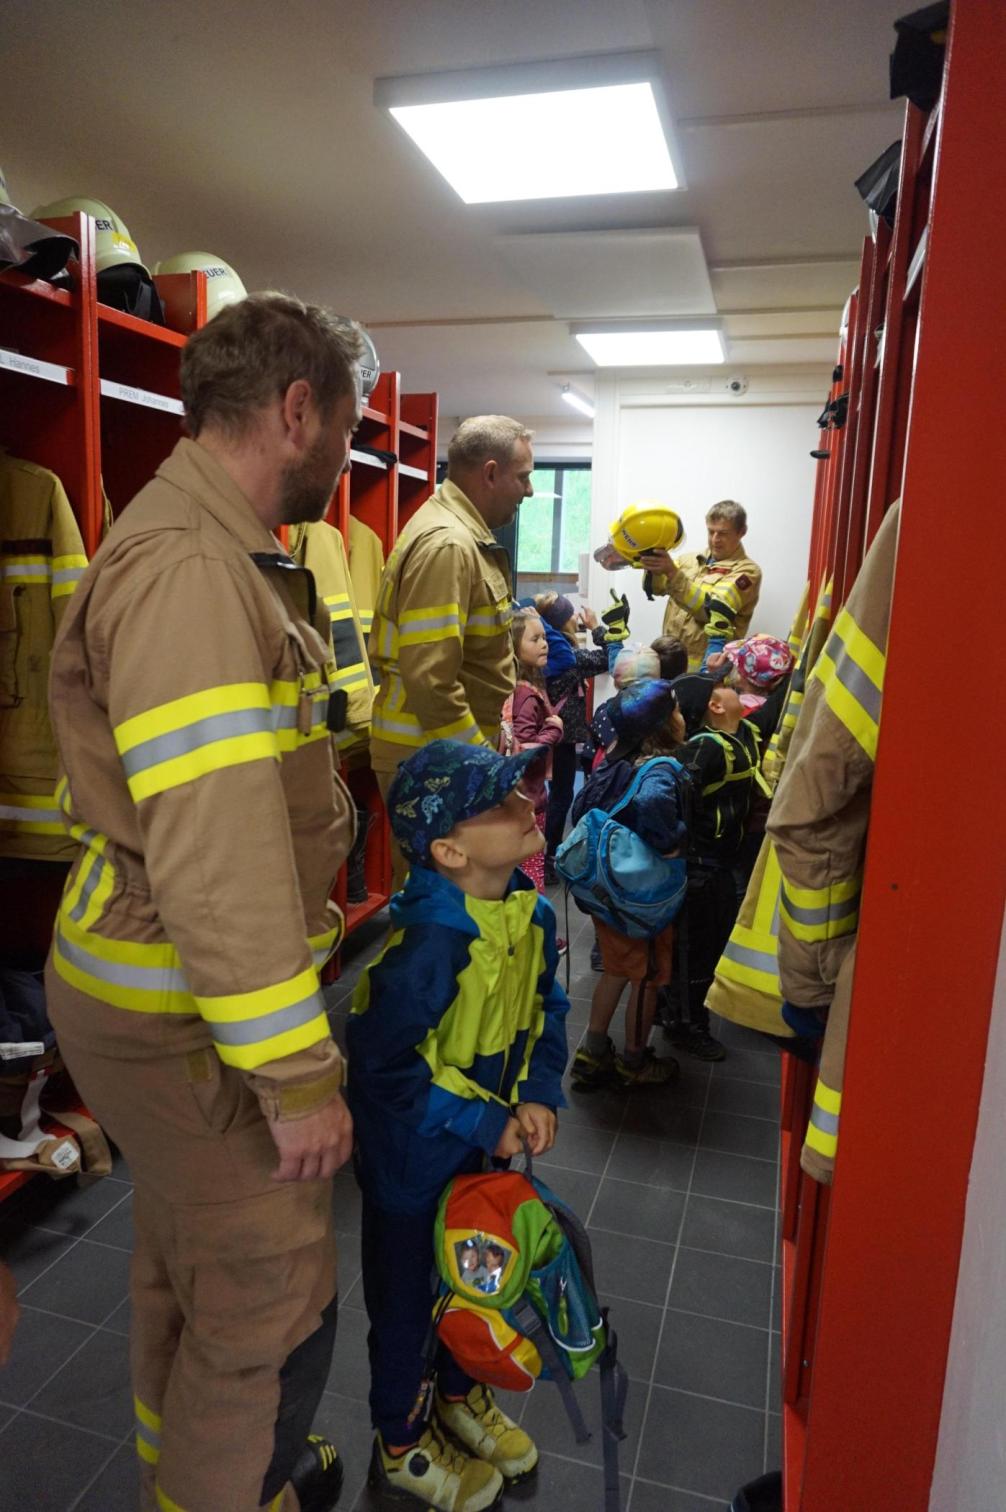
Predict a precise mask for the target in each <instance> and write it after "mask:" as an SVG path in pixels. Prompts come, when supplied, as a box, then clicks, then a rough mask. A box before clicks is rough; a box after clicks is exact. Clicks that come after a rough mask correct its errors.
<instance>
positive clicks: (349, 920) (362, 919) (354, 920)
mask: <svg viewBox="0 0 1006 1512" xmlns="http://www.w3.org/2000/svg"><path fill="white" fill-rule="evenodd" d="M390 901H391V899H390V894H388V893H368V894H367V901H366V903H347V904H346V933H347V934H352V932H353V930H354V929H359V927H360V925H361V924H365V923H366V921H367V920H368V919H370V918H372V917H373V916H374V914H376V913H380V911H381V909H382V908H387V906H388V903H389V902H390Z"/></svg>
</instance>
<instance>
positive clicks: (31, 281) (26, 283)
mask: <svg viewBox="0 0 1006 1512" xmlns="http://www.w3.org/2000/svg"><path fill="white" fill-rule="evenodd" d="M13 290H16V291H17V293H18V294H19V295H20V294H30V295H32V296H33V297H34V298H35V299H44V300H46V301H47V302H48V303H49V304H54V305H63V306H64V308H66V309H68V310H69V309H71V308H72V307H73V295H72V294H71V293H70V290H69V289H54V288H53V286H52V284H48V283H46V282H45V280H44V279H41V278H26V277H25V275H24V274H23V273H19V272H18V271H17V269H16V268H9V269H8V270H7V272H6V273H3V274H0V294H5V293H8V292H11V291H13Z"/></svg>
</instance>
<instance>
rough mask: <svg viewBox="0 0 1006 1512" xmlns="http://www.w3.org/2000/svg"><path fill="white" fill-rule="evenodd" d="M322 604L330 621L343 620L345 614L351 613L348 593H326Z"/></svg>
mask: <svg viewBox="0 0 1006 1512" xmlns="http://www.w3.org/2000/svg"><path fill="white" fill-rule="evenodd" d="M322 603H323V604H324V605H325V607H326V608H327V609H328V612H329V616H330V618H331V619H345V618H346V614H347V613H350V614H351V613H352V610H351V609H350V607H349V594H348V593H326V594H325V595H324V597H323V598H322Z"/></svg>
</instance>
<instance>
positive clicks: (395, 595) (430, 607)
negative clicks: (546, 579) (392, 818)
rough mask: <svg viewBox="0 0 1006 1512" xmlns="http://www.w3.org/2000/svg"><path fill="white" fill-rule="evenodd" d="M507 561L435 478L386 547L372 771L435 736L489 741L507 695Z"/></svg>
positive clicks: (460, 499) (476, 518)
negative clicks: (428, 493)
mask: <svg viewBox="0 0 1006 1512" xmlns="http://www.w3.org/2000/svg"><path fill="white" fill-rule="evenodd" d="M511 599H512V588H511V585H510V568H509V558H508V556H507V553H506V551H505V550H504V549H503V547H502V546H500V545H499V544H498V543H497V541H496V539H495V537H494V536H493V533H492V531H491V530H490V529H489V527H488V525H487V524H486V522H485V521H484V520H483V518H482V516H481V515H480V514H479V512H478V510H477V509H476V508H475V506H474V504H472V502H471V500H470V499H468V498H466V497H465V495H464V494H463V493H462V492H461V489H460V488H458V486H457V484H455V483H452V482H451V480H450V478H447V479H445V481H444V482H443V483H441V485H440V487H439V488H438V489H437V491H436V493H435V494H434V495H433V496H432V498H429V499H427V501H426V503H425V504H423V505H422V506H421V508H419V509H418V510H417V511H416V513H415V514H414V515H413V517H412V519H411V520H410V521H409V523H408V525H406V527H405V529H404V530H403V531H402V534H401V535H400V536H399V538H398V540H397V541H396V542H395V547H394V550H393V551H392V553H391V555H390V557H389V558H388V565H387V567H386V568H385V569H384V577H383V578H382V580H381V591H380V595H379V598H378V602H377V612H376V613H375V615H374V629H373V631H372V633H371V638H370V643H371V652H372V655H373V659H374V669H375V673H376V674H377V675H378V676H379V677H380V687H379V688H378V690H377V695H376V697H375V699H374V732H373V738H372V740H371V743H370V759H371V762H372V763H373V767H374V770H375V771H376V772H393V771H395V769H396V768H397V767H398V765H399V763H400V762H402V761H404V760H405V758H406V757H407V756H409V755H411V754H412V752H413V751H415V750H417V749H418V748H419V746H422V745H425V744H426V742H427V741H429V740H437V739H440V738H444V739H449V740H466V741H470V742H471V743H472V744H473V745H491V746H492V747H493V749H494V750H495V749H496V746H497V744H498V742H499V733H500V714H501V711H502V708H503V704H504V703H505V701H506V699H507V697H508V696H509V695H510V694H511V693H512V692H513V686H514V671H513V647H512V646H511V644H510V633H509V632H510V620H511V617H512V612H511V608H510V603H511Z"/></svg>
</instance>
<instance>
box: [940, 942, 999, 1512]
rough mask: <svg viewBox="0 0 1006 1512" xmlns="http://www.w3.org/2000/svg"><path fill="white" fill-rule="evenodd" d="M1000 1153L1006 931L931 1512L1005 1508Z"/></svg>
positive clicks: (961, 1511)
mask: <svg viewBox="0 0 1006 1512" xmlns="http://www.w3.org/2000/svg"><path fill="white" fill-rule="evenodd" d="M937 1095H938V1091H937ZM1004 1153H1006V931H1004V935H1003V939H1002V941H1001V943H1000V950H999V971H998V974H997V978H996V985H995V993H994V997H993V1001H992V1021H991V1024H990V1025H989V1042H988V1054H987V1059H986V1062H985V1080H984V1083H983V1085H982V1101H981V1109H980V1111H979V1116H978V1132H977V1135H976V1137H975V1151H974V1161H973V1164H972V1167H971V1183H970V1188H969V1191H968V1205H967V1212H966V1215H965V1221H964V1244H963V1247H962V1249H961V1269H960V1274H959V1276H958V1279H957V1303H956V1306H955V1308H954V1326H953V1332H952V1333H951V1336H950V1355H949V1359H948V1362H947V1379H946V1385H945V1387H944V1393H943V1415H942V1417H941V1420H940V1437H939V1443H938V1445H937V1451H936V1466H935V1470H934V1474H933V1489H932V1498H931V1500H930V1503H929V1508H930V1512H992V1509H993V1508H1000V1507H1003V1506H1006V1489H1004V1488H1006V1412H1004V1409H1003V1382H1004V1380H1006V1243H1004V1235H1006V1158H1004Z"/></svg>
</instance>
